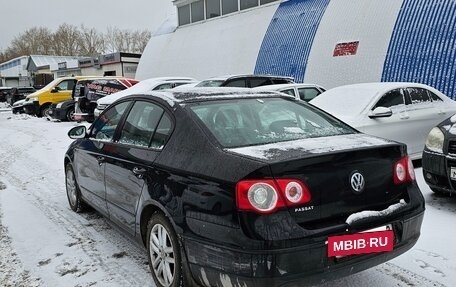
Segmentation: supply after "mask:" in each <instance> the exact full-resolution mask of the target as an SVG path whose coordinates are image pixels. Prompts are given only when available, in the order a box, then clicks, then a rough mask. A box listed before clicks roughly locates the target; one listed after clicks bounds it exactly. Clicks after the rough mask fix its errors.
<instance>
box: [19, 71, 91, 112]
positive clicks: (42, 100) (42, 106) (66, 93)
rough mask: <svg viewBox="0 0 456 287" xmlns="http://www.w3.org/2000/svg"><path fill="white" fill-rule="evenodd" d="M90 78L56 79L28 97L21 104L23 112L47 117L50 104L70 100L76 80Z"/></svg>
mask: <svg viewBox="0 0 456 287" xmlns="http://www.w3.org/2000/svg"><path fill="white" fill-rule="evenodd" d="M88 78H91V77H86V76H78V77H63V78H57V79H55V80H53V81H52V82H50V83H49V84H47V85H46V86H45V87H44V88H42V89H40V90H38V91H36V92H34V93H32V94H30V95H28V96H27V97H26V98H25V102H24V104H23V109H24V111H25V112H26V113H27V114H29V115H36V116H39V117H42V116H49V111H50V108H51V105H52V104H57V103H60V102H63V101H66V100H69V99H71V92H72V91H73V87H74V85H75V84H76V82H77V81H78V80H81V79H88Z"/></svg>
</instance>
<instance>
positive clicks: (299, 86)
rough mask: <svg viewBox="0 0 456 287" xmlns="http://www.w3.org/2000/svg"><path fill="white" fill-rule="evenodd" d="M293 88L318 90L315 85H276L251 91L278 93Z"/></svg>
mask: <svg viewBox="0 0 456 287" xmlns="http://www.w3.org/2000/svg"><path fill="white" fill-rule="evenodd" d="M294 87H297V88H303V87H310V88H313V87H317V88H320V86H319V85H315V84H277V85H266V86H259V87H255V88H253V89H254V90H258V91H279V90H282V89H286V88H294Z"/></svg>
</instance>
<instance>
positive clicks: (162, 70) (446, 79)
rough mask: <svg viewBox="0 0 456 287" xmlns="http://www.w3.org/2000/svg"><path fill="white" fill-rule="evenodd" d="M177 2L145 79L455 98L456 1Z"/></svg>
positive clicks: (143, 66)
mask: <svg viewBox="0 0 456 287" xmlns="http://www.w3.org/2000/svg"><path fill="white" fill-rule="evenodd" d="M269 2H270V3H269ZM173 3H174V4H175V5H176V7H177V11H178V13H177V15H175V16H174V18H170V19H168V20H167V21H166V22H165V23H164V25H163V26H162V27H161V28H160V29H159V30H158V31H157V32H156V33H155V35H154V36H153V37H152V39H151V40H150V42H149V44H148V46H147V48H146V49H145V51H144V53H143V56H142V58H141V62H140V64H139V66H138V71H137V78H138V79H140V80H141V79H145V78H150V77H156V76H170V75H177V74H178V75H188V76H192V77H195V78H199V79H203V78H208V77H211V76H217V75H223V74H237V73H256V74H275V75H283V76H292V77H294V78H295V80H296V81H297V82H306V83H317V84H320V85H322V86H324V87H326V88H331V87H335V86H339V85H343V84H350V83H359V82H371V81H374V82H375V81H376V82H378V81H408V82H420V83H424V84H428V85H431V86H434V87H436V88H437V89H439V90H441V91H442V92H444V93H445V94H447V95H448V96H450V97H452V98H453V99H454V98H456V64H455V63H456V44H455V43H456V42H455V41H456V2H455V1H453V0H441V1H429V0H386V1H385V0H383V1H379V0H288V1H270V0H204V1H203V0H176V1H174V2H173ZM170 4H171V3H170Z"/></svg>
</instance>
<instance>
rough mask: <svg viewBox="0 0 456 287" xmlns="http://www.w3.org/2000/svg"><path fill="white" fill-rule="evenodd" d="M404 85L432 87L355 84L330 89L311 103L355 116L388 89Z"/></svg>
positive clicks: (389, 83)
mask: <svg viewBox="0 0 456 287" xmlns="http://www.w3.org/2000/svg"><path fill="white" fill-rule="evenodd" d="M403 87H420V88H428V89H429V88H430V87H429V86H427V85H423V84H418V83H406V82H383V83H362V84H353V85H346V86H340V87H336V88H333V89H330V90H328V91H326V92H324V93H322V94H320V95H319V96H318V97H316V98H314V99H313V100H311V101H310V103H311V104H312V105H315V106H317V107H319V108H321V109H323V110H326V111H328V112H330V113H332V114H335V115H338V116H340V115H345V116H354V115H356V114H359V113H361V112H363V111H364V110H365V109H366V108H368V107H369V106H370V104H371V103H372V102H374V101H375V100H376V99H377V98H378V97H380V96H381V95H383V94H384V93H386V92H387V91H390V90H393V89H398V88H403Z"/></svg>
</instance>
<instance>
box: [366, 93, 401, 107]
mask: <svg viewBox="0 0 456 287" xmlns="http://www.w3.org/2000/svg"><path fill="white" fill-rule="evenodd" d="M403 104H404V95H403V94H402V91H401V90H400V89H397V90H392V91H389V92H388V93H386V94H385V95H383V96H382V97H381V98H380V100H379V101H378V102H377V104H376V105H375V106H374V107H373V108H372V110H374V109H375V108H378V107H385V108H390V107H394V106H397V105H403Z"/></svg>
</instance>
